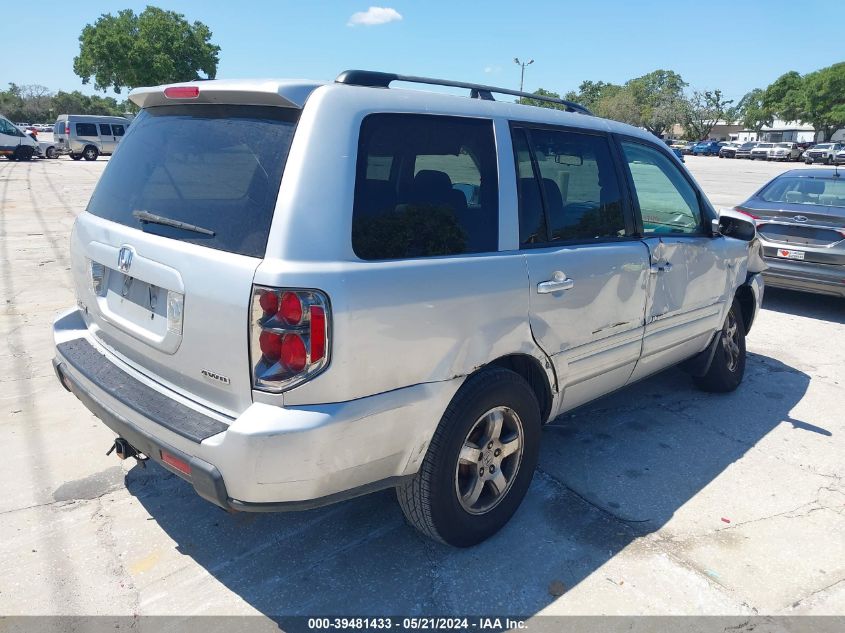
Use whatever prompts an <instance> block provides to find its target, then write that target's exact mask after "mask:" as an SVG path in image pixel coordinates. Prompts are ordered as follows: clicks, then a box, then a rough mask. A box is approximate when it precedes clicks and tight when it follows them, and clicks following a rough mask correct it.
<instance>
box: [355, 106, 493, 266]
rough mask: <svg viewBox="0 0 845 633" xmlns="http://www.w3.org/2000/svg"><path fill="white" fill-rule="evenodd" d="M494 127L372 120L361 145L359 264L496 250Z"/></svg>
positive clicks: (460, 121) (476, 122)
mask: <svg viewBox="0 0 845 633" xmlns="http://www.w3.org/2000/svg"><path fill="white" fill-rule="evenodd" d="M498 229H499V192H498V181H497V165H496V149H495V143H494V139H493V122H492V121H490V120H481V119H468V118H458V117H448V116H437V115H413V114H372V115H370V116H368V117H366V118H365V119H364V122H363V123H362V125H361V134H360V140H359V146H358V167H357V173H356V180H355V203H354V208H353V218H352V247H353V249H354V251H355V254H356V255H357V256H358V257H360V258H361V259H366V260H375V259H404V258H413V257H434V256H439V255H458V254H462V253H483V252H488V251H495V250H497V248H498V240H499V230H498Z"/></svg>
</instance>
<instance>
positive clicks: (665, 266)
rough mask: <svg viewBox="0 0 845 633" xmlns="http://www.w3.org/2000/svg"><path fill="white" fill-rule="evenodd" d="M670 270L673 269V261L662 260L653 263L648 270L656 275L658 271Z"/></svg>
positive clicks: (665, 271) (666, 271)
mask: <svg viewBox="0 0 845 633" xmlns="http://www.w3.org/2000/svg"><path fill="white" fill-rule="evenodd" d="M670 270H672V262H661V263H659V264H652V265H651V267H650V268H649V269H648V272H650V273H651V274H652V275H656V274H657V273H668V272H669V271H670Z"/></svg>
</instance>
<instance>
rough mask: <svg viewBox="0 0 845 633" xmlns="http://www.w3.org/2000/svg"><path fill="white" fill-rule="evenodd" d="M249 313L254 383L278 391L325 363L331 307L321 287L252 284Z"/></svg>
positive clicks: (308, 374) (263, 388)
mask: <svg viewBox="0 0 845 633" xmlns="http://www.w3.org/2000/svg"><path fill="white" fill-rule="evenodd" d="M250 314H251V319H250V366H251V368H252V386H253V388H254V389H257V390H259V391H267V392H270V393H281V392H283V391H287V390H289V389H292V388H293V387H296V386H297V385H300V384H302V383H303V382H306V381H307V380H310V379H311V378H313V377H314V376H316V375H317V374H319V373H320V372H322V371H323V370H325V369H326V367H328V364H329V356H330V350H331V340H330V332H331V308H330V305H329V298H328V297H327V296H326V294H325V293H323V292H321V291H319V290H304V289H300V288H270V287H267V286H253V290H252V306H251V311H250Z"/></svg>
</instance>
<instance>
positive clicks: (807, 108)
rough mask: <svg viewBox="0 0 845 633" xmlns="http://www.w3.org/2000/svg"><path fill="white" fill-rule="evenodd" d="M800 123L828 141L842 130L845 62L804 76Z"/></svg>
mask: <svg viewBox="0 0 845 633" xmlns="http://www.w3.org/2000/svg"><path fill="white" fill-rule="evenodd" d="M800 118H801V120H802V121H804V122H806V123H809V124H810V125H812V126H813V129H815V130H816V131H820V132H823V133H824V138H825V139H829V138H830V137H831V136H832V135H833V134H834V132H836V130H838V129H839V128H841V127H845V62H840V63H838V64H834V65H833V66H828V67H827V68H822V69H821V70H817V71H815V72H812V73H810V74H808V75H805V76H804V100H803V108H802V112H801V115H800Z"/></svg>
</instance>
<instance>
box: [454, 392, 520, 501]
mask: <svg viewBox="0 0 845 633" xmlns="http://www.w3.org/2000/svg"><path fill="white" fill-rule="evenodd" d="M523 450H524V433H523V428H522V420H520V418H519V416H518V415H517V413H516V411H514V410H513V409H511V408H509V407H495V408H493V409H490V410H489V411H487V412H486V413H485V414H483V415H482V416H481V417H479V418H478V420H476V422H475V424H473V426H472V428H471V429H470V431H469V433H467V436H466V438H465V439H464V443H463V446H462V447H461V451H460V454H459V455H458V463H457V466H456V468H455V493H456V494H457V496H458V501H459V502H460V504H461V507H463V509H464V510H466V511H467V512H468V513H470V514H485V513H487V512H489V511H490V510H492V509H493V508H495V507H496V506H497V505H498V504H499V503H500V502H501V501H502V500H503V499H504V498H505V496H506V495H507V493H508V491H509V490H510V488H511V486H512V485H513V482H514V480H515V479H516V476H517V473H518V472H519V466H520V464H521V463H522V454H523Z"/></svg>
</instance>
